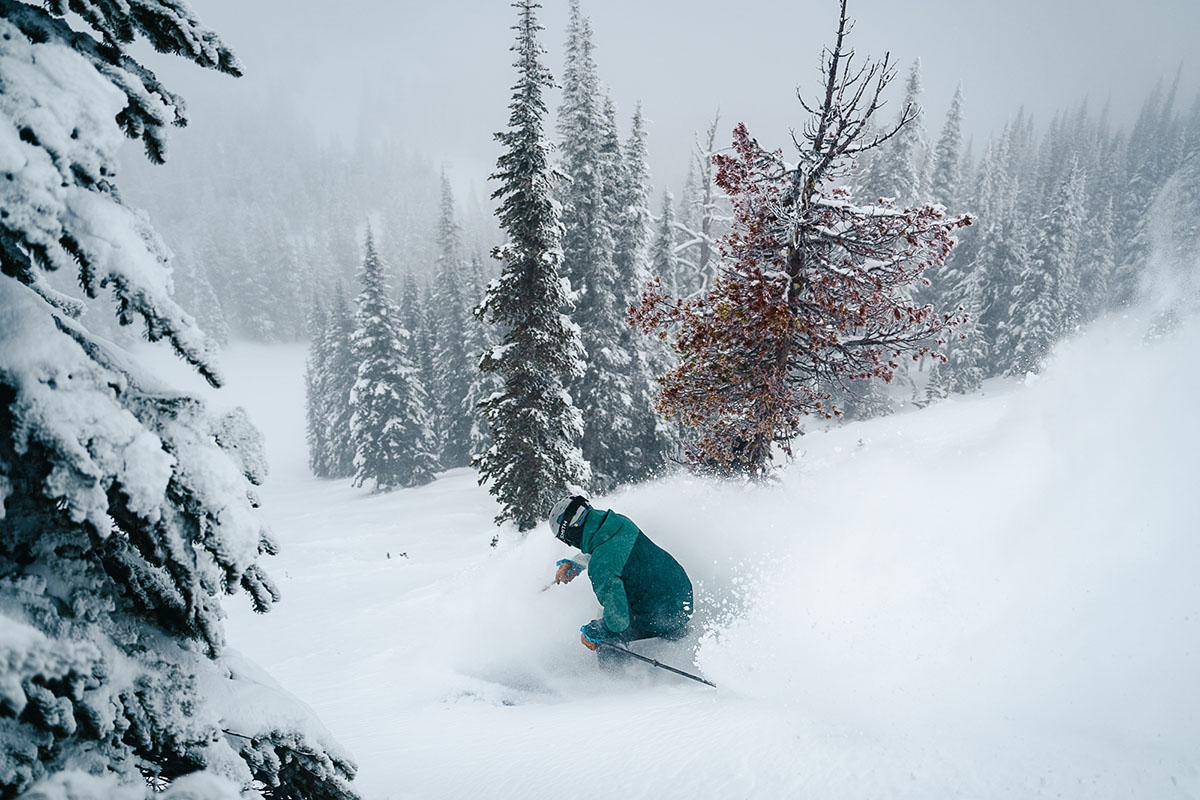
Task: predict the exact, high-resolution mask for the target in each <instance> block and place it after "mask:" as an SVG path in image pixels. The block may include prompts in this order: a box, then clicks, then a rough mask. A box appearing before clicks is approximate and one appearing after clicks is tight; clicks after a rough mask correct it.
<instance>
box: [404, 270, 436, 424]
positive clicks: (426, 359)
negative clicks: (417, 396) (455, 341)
mask: <svg viewBox="0 0 1200 800" xmlns="http://www.w3.org/2000/svg"><path fill="white" fill-rule="evenodd" d="M433 305H434V302H433V288H432V287H431V286H430V285H429V284H428V283H425V284H422V282H420V281H418V280H417V277H416V275H414V274H413V272H412V271H411V270H410V271H408V272H406V273H405V274H404V279H403V281H402V282H401V287H400V310H399V313H400V326H401V327H402V328H403V329H404V330H405V331H407V332H408V334H407V337H406V342H407V344H406V345H405V352H406V353H407V354H408V357H409V358H410V359H411V360H412V364H413V367H415V368H416V370H417V380H418V381H419V382H420V384H421V386H422V387H423V388H424V389H425V394H426V396H427V397H436V396H437V385H438V384H437V378H438V376H437V370H435V369H434V361H435V359H434V349H435V346H436V343H437V336H436V334H435V332H434V322H433V319H432V316H431V314H430V310H431V309H432V308H433ZM426 411H427V412H428V413H429V415H430V424H431V425H432V426H433V428H434V430H435V431H436V430H437V426H438V424H439V423H438V420H437V416H436V412H437V409H436V408H427V409H426Z"/></svg>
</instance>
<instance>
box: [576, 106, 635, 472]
mask: <svg viewBox="0 0 1200 800" xmlns="http://www.w3.org/2000/svg"><path fill="white" fill-rule="evenodd" d="M599 132H600V137H599V141H598V145H599V147H598V150H597V151H596V153H595V157H596V161H595V162H594V163H593V164H592V165H591V167H590V169H589V170H588V171H589V172H591V173H592V174H594V175H596V176H597V177H598V178H599V180H597V181H596V182H595V184H594V185H595V187H596V189H597V190H598V191H599V195H598V197H597V199H598V200H599V206H598V208H599V209H600V222H599V223H598V224H594V227H593V229H592V230H591V231H590V233H592V234H593V235H592V236H591V237H590V240H591V243H592V245H593V246H595V248H596V249H595V250H592V251H591V256H592V257H591V258H586V256H587V254H585V253H582V252H581V253H577V254H576V255H578V256H581V257H584V258H581V259H580V261H579V262H577V263H580V264H586V265H587V266H586V272H585V273H584V275H583V280H584V286H583V291H582V294H581V296H580V297H579V299H578V300H577V304H576V308H575V312H574V313H573V314H572V315H571V320H572V322H574V323H575V324H577V325H578V326H579V329H580V338H581V340H582V343H583V347H584V351H585V352H586V353H587V361H586V363H585V368H584V373H583V375H582V376H581V377H580V378H579V380H578V381H576V382H575V384H574V386H573V388H572V392H571V394H572V396H573V397H574V398H575V401H576V405H577V406H578V407H579V411H580V413H581V414H582V415H583V438H582V439H580V442H579V444H580V448H581V449H582V451H583V457H584V458H585V459H586V460H587V462H588V464H589V465H591V468H592V481H593V483H592V488H593V489H594V491H597V492H607V491H610V490H611V489H612V488H614V487H615V486H617V485H618V484H620V483H625V482H628V481H629V480H630V479H631V475H632V474H637V477H643V476H644V474H645V473H644V472H639V471H638V470H637V469H636V467H635V466H634V464H633V463H631V462H635V461H638V460H640V458H641V454H640V453H638V452H636V450H635V444H634V438H635V433H634V421H633V416H634V411H635V409H634V407H633V402H634V391H635V384H636V383H637V382H638V379H637V378H635V377H634V375H633V373H634V372H635V371H636V370H637V365H636V364H635V353H634V352H633V351H631V350H630V349H628V347H627V344H628V342H627V341H623V339H622V336H623V335H624V334H626V333H631V331H629V329H628V326H626V325H625V322H624V315H625V309H626V305H627V300H626V291H628V290H631V289H632V286H629V287H626V286H624V285H623V284H622V276H621V275H620V274H619V272H618V265H617V263H616V262H615V260H614V258H613V255H614V252H615V251H614V236H613V234H614V233H615V232H616V231H617V230H618V229H619V227H620V225H621V217H622V215H623V212H624V202H625V199H626V198H625V189H624V187H623V185H622V184H623V183H624V177H623V175H622V163H621V145H620V141H619V139H618V134H617V130H616V112H615V109H614V108H613V106H612V103H611V101H606V103H605V107H604V110H603V112H602V116H601V124H600V126H599ZM573 207H578V206H573ZM632 255H633V254H632V253H629V252H627V253H626V256H627V257H629V256H632ZM629 266H631V268H632V265H629ZM626 338H629V337H626Z"/></svg>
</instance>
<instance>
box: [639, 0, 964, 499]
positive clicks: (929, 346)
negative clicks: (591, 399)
mask: <svg viewBox="0 0 1200 800" xmlns="http://www.w3.org/2000/svg"><path fill="white" fill-rule="evenodd" d="M851 27H852V22H851V21H850V20H849V19H848V18H847V16H846V0H842V2H841V16H840V20H839V23H838V30H837V39H836V43H835V44H834V46H833V48H832V49H826V50H825V51H824V52H823V53H822V58H821V72H822V75H823V77H824V84H825V85H824V94H823V97H821V99H820V102H818V103H813V104H810V103H808V102H805V100H804V98H803V97H800V102H801V104H802V105H803V106H804V109H805V110H806V111H807V112H808V114H809V121H808V123H807V124H806V125H805V127H804V131H803V134H802V135H801V136H797V135H796V134H795V133H793V135H792V141H793V144H794V145H795V147H796V150H797V153H798V161H797V163H795V164H790V163H787V162H786V161H785V160H784V159H783V154H782V151H780V150H774V151H768V150H766V149H764V148H763V147H762V146H760V145H759V144H758V142H757V141H755V140H754V139H753V138H751V136H750V134H749V133H748V132H747V130H746V128H745V126H744V125H740V124H739V125H738V126H737V128H735V129H734V140H733V152H732V154H730V155H718V156H716V157H715V158H714V162H715V164H716V166H717V183H718V184H719V185H720V186H721V188H722V189H724V190H725V191H726V192H727V193H728V195H729V197H730V199H731V201H732V204H733V210H734V222H733V230H732V231H731V232H730V233H729V234H728V235H727V236H726V237H724V239H723V240H722V242H721V253H722V258H723V264H722V270H721V274H720V275H719V276H718V278H717V280H716V281H715V282H714V284H713V285H712V286H711V287H710V289H709V291H708V292H707V293H705V294H704V295H701V296H699V297H694V298H691V299H688V300H682V299H677V298H673V297H671V296H669V295H668V294H667V293H666V292H665V291H664V290H663V288H662V286H661V284H660V283H659V282H658V281H657V279H656V280H655V281H652V282H651V283H650V285H649V286H648V287H647V288H646V290H645V291H644V292H643V295H642V298H641V302H640V303H639V304H637V305H635V306H633V307H632V308H631V309H630V314H629V319H630V322H631V323H633V324H635V325H637V326H639V327H640V328H641V329H642V330H643V331H645V332H646V333H652V332H654V333H657V335H658V336H659V337H660V338H666V337H668V336H673V337H674V341H673V345H674V348H675V351H676V353H677V355H678V357H679V363H678V365H677V366H676V367H675V368H674V369H672V370H671V371H670V372H668V373H667V375H665V376H664V377H663V378H662V379H661V381H662V390H661V392H660V393H659V395H658V397H657V398H656V405H657V408H658V410H659V412H660V413H662V414H664V415H665V416H668V417H678V418H679V419H680V420H681V421H682V422H683V423H684V424H685V425H687V426H689V427H691V428H694V429H696V431H697V437H696V438H695V440H694V441H693V442H692V443H691V444H690V445H689V447H688V449H687V456H688V458H689V459H690V461H691V462H692V464H693V465H694V466H697V467H701V468H708V469H713V470H716V471H720V472H732V473H744V474H748V475H750V476H753V477H762V476H764V475H766V474H767V472H768V470H769V468H770V464H771V459H772V455H771V451H772V446H773V445H778V446H779V447H780V448H781V449H782V451H783V452H784V453H785V454H787V455H789V456H790V455H791V446H790V445H791V441H792V440H793V439H794V438H795V437H796V436H797V435H799V434H800V433H802V427H801V426H802V423H803V420H804V417H805V416H807V415H816V416H818V417H822V418H827V419H828V418H833V417H835V416H839V415H840V410H839V409H838V408H836V407H835V406H834V405H833V404H832V403H831V402H830V395H829V393H828V392H827V391H826V390H825V389H823V388H822V387H830V386H846V385H847V384H848V382H849V381H855V380H869V379H873V378H878V379H882V380H884V381H890V380H891V379H892V376H893V375H894V373H895V371H896V369H897V368H898V367H899V361H900V359H901V358H903V357H911V358H914V359H917V358H920V357H921V356H922V355H927V354H932V355H933V356H935V357H938V358H940V357H941V356H940V354H939V353H937V352H936V348H937V347H938V346H940V345H942V344H944V343H945V336H946V335H947V333H948V331H949V329H950V328H951V327H953V326H954V325H955V324H957V323H958V322H959V321H961V320H960V317H959V316H958V315H951V314H938V313H935V311H934V310H933V309H932V308H931V307H929V306H918V305H916V304H915V303H913V302H912V300H911V299H910V298H911V287H913V286H914V285H916V284H919V283H922V282H925V283H927V281H925V279H924V278H923V276H922V273H923V272H924V271H925V270H926V269H928V268H930V267H933V266H935V265H941V264H942V263H943V262H944V261H945V259H946V256H947V255H948V254H949V252H950V248H951V247H952V246H953V244H954V240H953V238H952V233H953V232H954V230H955V229H957V228H960V227H962V226H965V225H969V224H970V223H971V220H970V218H969V217H966V216H962V217H956V218H953V219H949V218H947V217H946V216H945V212H944V210H943V209H942V207H941V206H934V205H925V206H923V207H919V208H903V209H901V208H896V207H894V206H893V205H891V204H889V203H887V202H882V203H881V204H879V205H875V206H857V205H855V204H853V203H852V202H851V201H850V197H849V192H848V190H847V189H845V188H843V187H842V186H840V185H839V180H840V179H841V178H843V177H845V176H846V174H847V173H848V172H849V170H850V169H852V167H853V163H854V159H855V158H856V156H858V155H859V154H861V153H863V152H865V151H867V150H870V149H872V148H875V147H878V146H879V145H880V144H882V143H883V142H884V141H886V140H887V139H889V138H891V137H892V136H894V135H895V134H896V133H897V131H899V130H900V129H901V127H903V126H904V125H905V124H907V123H908V122H910V121H911V120H912V119H913V117H914V116H915V113H916V111H915V109H912V108H910V109H907V110H906V111H905V113H904V114H902V115H901V118H900V120H899V122H898V124H897V125H896V126H895V127H894V128H891V129H889V130H886V131H884V132H883V133H879V134H872V133H871V132H870V122H871V119H872V117H873V116H874V114H875V113H876V112H877V111H878V110H879V108H880V106H881V99H880V97H881V94H882V92H883V90H884V89H885V88H886V87H887V85H888V84H889V83H890V82H891V80H892V79H893V78H894V77H895V70H894V68H893V67H892V66H891V65H890V63H889V59H888V57H886V56H885V57H884V59H883V61H882V62H870V61H869V62H867V63H866V64H865V65H864V66H856V65H855V64H854V63H853V62H854V52H853V51H852V50H849V49H847V47H846V45H845V38H846V36H847V34H848V33H849V32H850V28H851Z"/></svg>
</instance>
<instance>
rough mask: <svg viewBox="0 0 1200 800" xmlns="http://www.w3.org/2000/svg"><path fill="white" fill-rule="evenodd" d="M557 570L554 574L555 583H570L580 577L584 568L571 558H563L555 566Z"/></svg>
mask: <svg viewBox="0 0 1200 800" xmlns="http://www.w3.org/2000/svg"><path fill="white" fill-rule="evenodd" d="M554 566H555V567H557V570H556V571H555V573H554V582H555V583H570V582H571V581H573V580H575V579H576V578H577V577H579V573H581V572H583V567H581V566H579V565H578V564H576V563H575V562H574V561H572V560H571V559H569V558H561V559H559V561H558V563H557V564H555V565H554Z"/></svg>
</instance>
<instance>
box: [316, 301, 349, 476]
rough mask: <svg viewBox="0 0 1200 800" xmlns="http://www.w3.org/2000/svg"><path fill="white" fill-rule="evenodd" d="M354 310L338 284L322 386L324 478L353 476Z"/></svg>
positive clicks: (327, 335)
mask: <svg viewBox="0 0 1200 800" xmlns="http://www.w3.org/2000/svg"><path fill="white" fill-rule="evenodd" d="M354 316H355V315H354V310H353V308H352V307H351V303H350V301H349V300H348V299H347V298H346V287H345V285H344V284H343V283H342V282H341V281H340V280H339V281H338V282H337V283H336V284H334V287H333V296H332V298H331V299H330V301H329V317H328V323H327V326H326V329H325V341H324V344H323V345H322V352H323V354H324V356H325V358H324V361H323V364H322V372H323V374H322V376H321V378H320V383H321V385H322V386H323V387H324V389H325V400H324V401H323V405H324V408H325V424H326V430H327V433H326V437H327V439H328V442H329V472H328V474H327V475H325V476H323V477H327V478H351V477H353V476H354V451H355V446H354V436H353V433H352V429H351V426H350V420H351V418H352V417H353V416H354V408H353V407H352V406H351V404H350V393H351V392H352V391H354V384H355V383H356V382H357V381H358V363H357V362H356V361H355V359H354V346H353V343H354V328H355V322H354Z"/></svg>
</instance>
